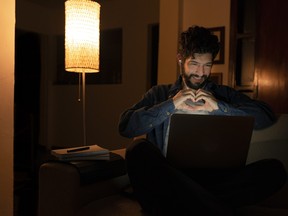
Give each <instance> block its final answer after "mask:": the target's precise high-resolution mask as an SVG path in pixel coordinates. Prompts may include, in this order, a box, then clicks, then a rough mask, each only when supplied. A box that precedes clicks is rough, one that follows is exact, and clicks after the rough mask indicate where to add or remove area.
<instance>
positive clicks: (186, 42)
mask: <svg viewBox="0 0 288 216" xmlns="http://www.w3.org/2000/svg"><path fill="white" fill-rule="evenodd" d="M179 43H180V46H179V54H180V55H181V57H182V59H184V60H185V59H186V58H188V57H190V56H194V53H201V54H203V53H211V54H212V58H213V60H214V58H215V57H216V55H217V53H218V52H219V49H220V43H219V41H218V37H217V36H216V35H213V34H212V33H211V32H210V31H209V30H208V29H206V28H204V27H201V26H192V27H189V28H188V30H187V31H184V32H182V33H181V36H180V41H179Z"/></svg>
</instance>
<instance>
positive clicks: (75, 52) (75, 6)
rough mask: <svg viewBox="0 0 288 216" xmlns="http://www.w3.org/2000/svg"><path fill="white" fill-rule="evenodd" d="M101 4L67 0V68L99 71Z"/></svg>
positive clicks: (70, 70) (77, 70)
mask: <svg viewBox="0 0 288 216" xmlns="http://www.w3.org/2000/svg"><path fill="white" fill-rule="evenodd" d="M99 25H100V4H98V3H97V2H95V1H92V0H67V1H66V2H65V69H66V71H69V72H79V73H83V72H85V73H96V72H99V41H100V38H99V37H100V33H99V31H100V30H99Z"/></svg>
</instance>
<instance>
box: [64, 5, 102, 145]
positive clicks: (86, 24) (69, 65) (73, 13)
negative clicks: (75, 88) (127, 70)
mask: <svg viewBox="0 0 288 216" xmlns="http://www.w3.org/2000/svg"><path fill="white" fill-rule="evenodd" d="M99 43H100V4H98V3H97V2H95V1H93V0H67V1H65V70H66V71H68V72H76V73H80V74H81V75H82V104H83V110H82V114H83V142H84V143H83V145H84V146H85V145H87V139H86V108H85V103H86V102H85V87H86V86H85V74H86V73H97V72H99ZM79 77H81V76H80V75H79ZM79 79H80V78H79ZM79 89H80V81H79Z"/></svg>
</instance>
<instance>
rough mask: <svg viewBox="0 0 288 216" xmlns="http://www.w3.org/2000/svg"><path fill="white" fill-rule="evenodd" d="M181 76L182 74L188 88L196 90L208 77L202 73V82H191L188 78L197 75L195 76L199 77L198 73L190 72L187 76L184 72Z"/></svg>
mask: <svg viewBox="0 0 288 216" xmlns="http://www.w3.org/2000/svg"><path fill="white" fill-rule="evenodd" d="M183 76H184V81H185V83H186V85H187V86H188V87H189V88H192V89H195V90H198V89H200V88H202V87H203V86H204V85H205V84H206V83H207V81H208V78H209V76H207V75H203V76H201V78H202V79H203V81H202V82H199V83H192V82H191V81H190V79H191V78H192V77H197V78H199V76H198V75H195V74H191V75H189V76H187V75H186V74H183Z"/></svg>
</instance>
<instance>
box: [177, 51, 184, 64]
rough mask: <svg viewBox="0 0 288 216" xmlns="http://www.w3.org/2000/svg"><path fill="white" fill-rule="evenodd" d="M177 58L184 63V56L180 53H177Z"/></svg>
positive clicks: (180, 62)
mask: <svg viewBox="0 0 288 216" xmlns="http://www.w3.org/2000/svg"><path fill="white" fill-rule="evenodd" d="M177 60H178V63H179V65H181V64H182V63H183V57H182V55H181V54H180V53H178V54H177Z"/></svg>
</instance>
